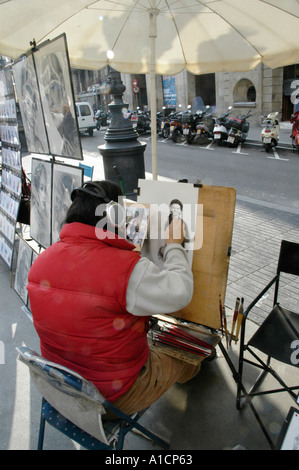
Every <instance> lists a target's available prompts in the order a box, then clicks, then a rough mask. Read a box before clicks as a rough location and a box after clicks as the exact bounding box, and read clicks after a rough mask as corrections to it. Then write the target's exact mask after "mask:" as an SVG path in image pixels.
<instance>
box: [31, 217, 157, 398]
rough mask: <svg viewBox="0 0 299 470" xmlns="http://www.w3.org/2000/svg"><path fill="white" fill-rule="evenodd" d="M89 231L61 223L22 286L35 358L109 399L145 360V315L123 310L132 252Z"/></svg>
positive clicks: (129, 246) (123, 387)
mask: <svg viewBox="0 0 299 470" xmlns="http://www.w3.org/2000/svg"><path fill="white" fill-rule="evenodd" d="M96 230H98V229H95V228H94V227H92V226H89V225H85V224H80V223H72V224H67V225H65V226H64V227H63V229H62V231H61V233H60V241H59V242H57V243H54V244H53V245H52V246H50V247H49V248H48V249H47V250H45V251H44V252H43V253H41V254H40V255H39V256H38V258H37V259H36V261H35V262H34V263H33V265H32V267H31V270H30V272H29V277H28V287H27V288H28V291H29V298H30V306H31V311H32V316H33V321H34V326H35V328H36V331H37V333H38V335H39V337H40V344H41V353H42V355H43V356H44V357H45V358H47V359H49V360H51V361H54V362H57V363H59V364H62V365H64V366H66V367H68V368H70V369H73V370H75V371H77V372H78V373H80V374H81V375H82V376H83V377H85V378H86V379H87V380H90V381H92V382H93V383H94V384H95V385H96V387H97V388H98V389H99V391H100V392H101V393H102V395H103V396H104V397H105V398H107V399H108V400H110V401H115V400H117V399H118V398H119V397H120V396H121V395H123V394H124V393H125V392H126V391H127V390H129V388H130V387H131V385H132V384H133V383H134V381H135V380H136V378H137V376H138V374H139V372H140V370H141V368H142V366H143V365H144V364H145V362H146V360H147V357H148V351H149V350H148V344H147V326H148V317H138V316H134V315H131V314H130V313H128V312H127V311H126V291H127V285H128V281H129V277H130V274H131V272H132V270H133V268H134V266H135V264H136V263H137V262H138V260H139V259H140V255H139V254H138V253H136V252H134V251H132V249H133V248H134V246H133V245H132V244H130V243H128V242H127V241H126V240H124V239H121V238H117V237H116V236H115V237H116V238H115V239H110V238H108V237H107V238H105V239H104V240H99V239H98V237H97V236H96ZM103 233H105V232H103V231H101V233H100V232H98V235H99V234H100V235H103ZM109 233H110V232H106V234H109Z"/></svg>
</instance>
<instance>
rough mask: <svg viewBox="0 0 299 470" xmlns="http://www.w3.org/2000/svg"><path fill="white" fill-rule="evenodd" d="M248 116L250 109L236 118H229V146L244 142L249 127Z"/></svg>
mask: <svg viewBox="0 0 299 470" xmlns="http://www.w3.org/2000/svg"><path fill="white" fill-rule="evenodd" d="M249 116H251V114H250V111H248V113H247V114H243V116H240V117H238V118H235V117H234V118H230V119H229V125H230V130H229V132H228V138H227V142H228V144H229V145H230V146H234V145H238V144H242V143H244V142H245V140H246V138H247V136H248V132H249V127H250V124H249V122H248V121H247V118H248V117H249Z"/></svg>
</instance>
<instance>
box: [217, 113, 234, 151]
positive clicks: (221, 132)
mask: <svg viewBox="0 0 299 470" xmlns="http://www.w3.org/2000/svg"><path fill="white" fill-rule="evenodd" d="M231 109H232V106H229V107H228V108H227V111H226V113H223V114H220V115H219V116H218V118H217V119H216V122H215V126H214V129H213V138H214V141H215V142H216V143H217V145H221V144H222V143H224V142H226V141H227V137H228V131H229V129H230V126H229V119H228V116H229V115H230V110H231Z"/></svg>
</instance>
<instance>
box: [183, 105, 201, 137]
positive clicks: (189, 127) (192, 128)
mask: <svg viewBox="0 0 299 470" xmlns="http://www.w3.org/2000/svg"><path fill="white" fill-rule="evenodd" d="M201 119H202V117H201V112H200V111H198V112H197V113H194V114H192V113H188V114H187V113H185V114H184V115H183V134H184V137H185V139H186V141H187V143H188V144H192V143H193V141H194V139H195V136H196V126H197V125H198V124H199V122H200V121H201Z"/></svg>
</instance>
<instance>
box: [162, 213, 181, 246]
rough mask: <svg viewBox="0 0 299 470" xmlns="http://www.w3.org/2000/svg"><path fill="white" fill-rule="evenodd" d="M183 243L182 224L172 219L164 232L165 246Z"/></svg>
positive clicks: (179, 220) (178, 220)
mask: <svg viewBox="0 0 299 470" xmlns="http://www.w3.org/2000/svg"><path fill="white" fill-rule="evenodd" d="M183 241H184V224H183V221H182V220H181V219H173V220H172V221H171V223H170V224H169V226H168V227H167V229H166V231H165V242H166V245H170V244H171V243H179V244H180V245H181V244H182V243H183Z"/></svg>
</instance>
